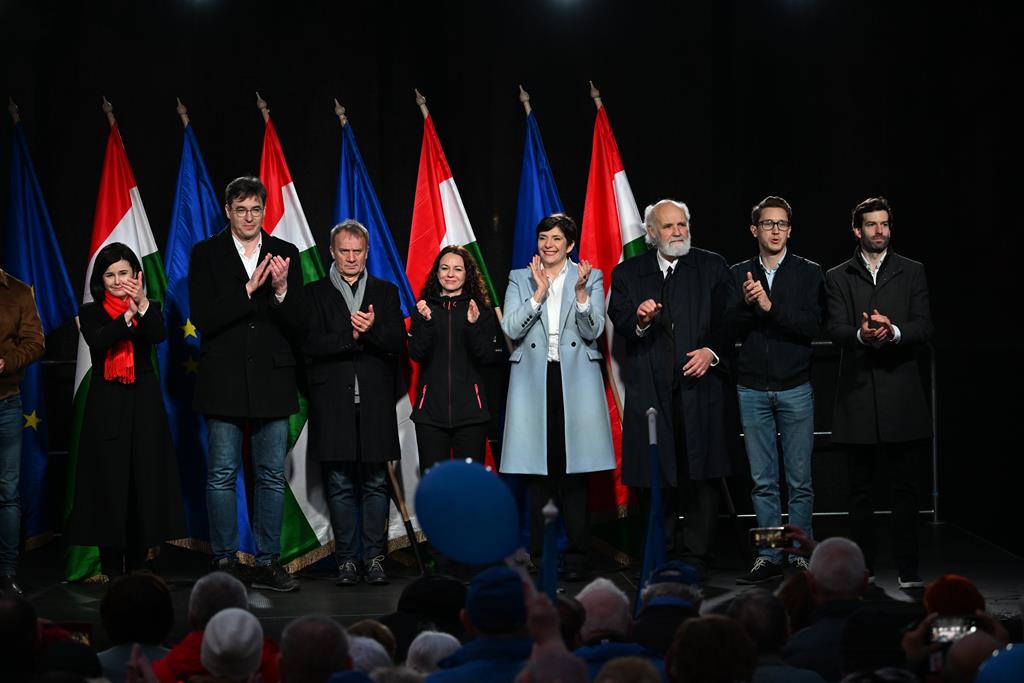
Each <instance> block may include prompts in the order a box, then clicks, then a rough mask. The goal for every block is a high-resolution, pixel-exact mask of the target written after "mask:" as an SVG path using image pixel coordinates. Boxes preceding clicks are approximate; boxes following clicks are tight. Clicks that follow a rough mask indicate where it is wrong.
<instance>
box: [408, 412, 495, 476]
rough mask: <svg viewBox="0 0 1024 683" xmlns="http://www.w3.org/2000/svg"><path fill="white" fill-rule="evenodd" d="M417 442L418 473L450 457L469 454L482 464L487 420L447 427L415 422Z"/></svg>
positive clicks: (466, 456) (464, 457)
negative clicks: (418, 456) (418, 454)
mask: <svg viewBox="0 0 1024 683" xmlns="http://www.w3.org/2000/svg"><path fill="white" fill-rule="evenodd" d="M416 445H417V447H418V448H419V452H420V474H421V475H422V474H423V473H424V472H426V471H427V470H428V469H430V468H431V467H433V466H434V465H436V464H437V463H439V462H444V461H445V460H449V459H451V458H457V459H459V460H465V459H466V458H472V459H473V462H478V463H480V464H481V465H482V464H483V463H484V455H485V453H486V452H487V423H486V422H482V423H480V424H475V425H464V426H462V427H453V428H452V429H446V428H444V427H435V426H433V425H425V424H419V423H417V424H416Z"/></svg>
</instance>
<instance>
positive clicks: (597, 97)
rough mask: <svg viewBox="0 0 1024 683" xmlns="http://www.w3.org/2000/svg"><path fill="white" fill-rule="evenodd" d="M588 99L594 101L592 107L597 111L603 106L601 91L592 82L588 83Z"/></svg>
mask: <svg viewBox="0 0 1024 683" xmlns="http://www.w3.org/2000/svg"><path fill="white" fill-rule="evenodd" d="M590 99H592V100H594V106H596V107H597V108H598V109H600V108H601V107H603V106H604V103H603V102H601V91H600V90H598V89H597V87H596V86H595V85H594V81H590Z"/></svg>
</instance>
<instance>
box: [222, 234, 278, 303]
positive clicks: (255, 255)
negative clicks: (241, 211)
mask: <svg viewBox="0 0 1024 683" xmlns="http://www.w3.org/2000/svg"><path fill="white" fill-rule="evenodd" d="M231 239H233V240H234V241H235V249H236V250H237V251H238V258H240V259H242V267H243V268H245V274H246V275H248V276H249V277H252V274H253V273H255V272H256V266H258V265H259V264H260V250H261V249H263V232H262V231H260V239H259V241H258V242H256V248H255V249H253V250H252V254H250V255H249V256H246V255H245V245H244V244H242V243H241V242H240V241H239V240H238V238H237V237H235V233H231ZM287 294H288V292H285V293H284V294H278V293H277V292H274V297H275V298H276V299H277V303H281V302H282V301H284V297H285V296H286V295H287ZM249 298H250V299H251V298H252V296H251V295H250V296H249Z"/></svg>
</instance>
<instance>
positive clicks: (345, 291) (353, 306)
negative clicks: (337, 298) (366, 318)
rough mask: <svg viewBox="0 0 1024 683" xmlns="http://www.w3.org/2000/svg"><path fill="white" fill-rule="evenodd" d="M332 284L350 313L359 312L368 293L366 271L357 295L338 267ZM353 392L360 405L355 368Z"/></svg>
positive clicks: (360, 281) (334, 270) (332, 277)
mask: <svg viewBox="0 0 1024 683" xmlns="http://www.w3.org/2000/svg"><path fill="white" fill-rule="evenodd" d="M330 275H331V284H332V285H334V288H335V289H336V290H338V291H339V292H341V297H342V298H343V299H344V300H345V305H346V306H348V312H349V313H355V312H356V311H358V310H359V307H360V306H362V305H363V294H365V293H366V271H365V270H364V271H363V272H362V273H360V274H359V280H358V282H359V284H357V285H356V291H355V293H353V292H352V286H351V285H350V284H349V283H347V282H345V278H343V277H342V276H341V273H339V272H338V269H337V267H335V266H331V273H330ZM353 378H354V380H355V381H354V382H353V387H352V389H353V391H354V392H355V398H356V403H359V377H358V376H356V375H355V369H354V368H353Z"/></svg>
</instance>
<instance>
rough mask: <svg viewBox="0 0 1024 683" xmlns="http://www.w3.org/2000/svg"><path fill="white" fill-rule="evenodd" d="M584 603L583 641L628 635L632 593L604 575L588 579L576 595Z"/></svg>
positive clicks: (581, 630)
mask: <svg viewBox="0 0 1024 683" xmlns="http://www.w3.org/2000/svg"><path fill="white" fill-rule="evenodd" d="M576 599H577V600H579V601H580V604H581V605H583V609H584V612H585V616H584V618H583V626H582V627H581V628H580V637H581V638H582V639H583V642H584V643H586V642H590V641H591V640H594V639H595V638H603V637H615V638H625V637H626V636H628V635H629V627H630V624H631V623H632V616H631V614H630V604H629V596H627V595H626V594H625V593H624V592H623V591H622V589H621V588H619V587H618V586H616V585H615V584H614V583H612V582H611V581H609V580H608V579H606V578H604V577H598V578H596V579H594V580H593V581H591V582H590V583H588V584H587V585H586V586H584V587H583V589H582V590H581V591H580V592H579V593H578V594H577V595H576Z"/></svg>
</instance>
